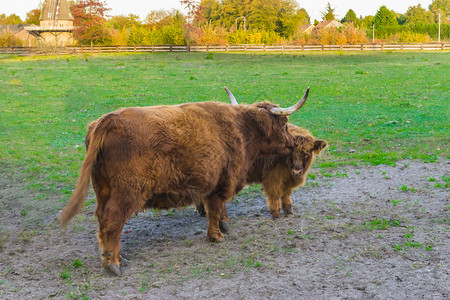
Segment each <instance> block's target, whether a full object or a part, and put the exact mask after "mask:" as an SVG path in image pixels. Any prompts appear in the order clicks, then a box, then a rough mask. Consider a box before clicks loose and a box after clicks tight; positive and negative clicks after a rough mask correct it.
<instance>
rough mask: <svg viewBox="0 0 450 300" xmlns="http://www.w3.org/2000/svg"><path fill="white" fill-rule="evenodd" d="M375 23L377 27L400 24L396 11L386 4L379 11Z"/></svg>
mask: <svg viewBox="0 0 450 300" xmlns="http://www.w3.org/2000/svg"><path fill="white" fill-rule="evenodd" d="M374 23H375V27H376V28H380V27H388V26H395V25H398V22H397V18H396V17H395V13H394V12H393V11H391V10H389V9H388V8H387V7H386V6H384V5H383V6H381V7H380V9H379V10H378V11H377V13H376V15H375V18H374Z"/></svg>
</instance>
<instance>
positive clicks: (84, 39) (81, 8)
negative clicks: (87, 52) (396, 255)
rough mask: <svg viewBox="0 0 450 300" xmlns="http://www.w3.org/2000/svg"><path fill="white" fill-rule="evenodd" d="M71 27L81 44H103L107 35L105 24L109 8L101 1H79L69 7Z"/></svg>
mask: <svg viewBox="0 0 450 300" xmlns="http://www.w3.org/2000/svg"><path fill="white" fill-rule="evenodd" d="M71 10H72V15H73V18H74V20H73V25H74V26H75V27H76V29H75V31H74V33H73V35H74V38H75V39H77V40H78V41H80V43H81V44H86V43H88V42H90V43H91V45H92V44H93V43H94V42H104V41H106V40H108V38H109V34H108V30H107V27H106V26H105V23H106V12H107V11H109V10H110V8H107V7H106V3H105V2H103V1H101V0H79V1H77V2H76V3H74V4H73V5H72V7H71Z"/></svg>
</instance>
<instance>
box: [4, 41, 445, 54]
mask: <svg viewBox="0 0 450 300" xmlns="http://www.w3.org/2000/svg"><path fill="white" fill-rule="evenodd" d="M449 49H450V42H443V43H421V44H406V43H403V44H357V45H266V44H239V45H235V44H227V45H190V46H188V45H127V46H68V47H60V48H36V47H0V53H10V54H16V55H48V54H82V53H114V52H236V51H240V52H246V51H248V52H261V51H267V52H296V51H384V50H416V51H417V50H419V51H433V50H449Z"/></svg>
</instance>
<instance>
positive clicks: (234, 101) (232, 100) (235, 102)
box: [223, 86, 239, 105]
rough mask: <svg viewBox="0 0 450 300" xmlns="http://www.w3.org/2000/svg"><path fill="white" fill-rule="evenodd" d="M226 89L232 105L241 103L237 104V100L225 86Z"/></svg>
mask: <svg viewBox="0 0 450 300" xmlns="http://www.w3.org/2000/svg"><path fill="white" fill-rule="evenodd" d="M223 88H224V89H225V91H227V94H228V97H230V102H231V104H232V105H238V104H239V103H237V101H236V98H234V96H233V94H232V93H231V92H230V90H229V89H228V88H227V87H226V86H224V87H223Z"/></svg>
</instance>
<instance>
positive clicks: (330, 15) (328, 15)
mask: <svg viewBox="0 0 450 300" xmlns="http://www.w3.org/2000/svg"><path fill="white" fill-rule="evenodd" d="M335 10H336V9H335V8H332V7H331V4H330V2H328V3H327V6H326V7H325V10H324V11H323V12H322V19H323V20H326V21H329V20H334V19H336V17H335V16H334V11H335Z"/></svg>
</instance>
